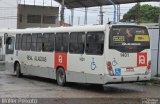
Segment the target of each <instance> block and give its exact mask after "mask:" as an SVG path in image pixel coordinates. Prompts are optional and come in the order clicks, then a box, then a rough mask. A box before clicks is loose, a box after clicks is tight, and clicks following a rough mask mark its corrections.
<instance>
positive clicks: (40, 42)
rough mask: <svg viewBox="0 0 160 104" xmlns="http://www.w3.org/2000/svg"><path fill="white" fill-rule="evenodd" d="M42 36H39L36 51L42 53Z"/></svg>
mask: <svg viewBox="0 0 160 104" xmlns="http://www.w3.org/2000/svg"><path fill="white" fill-rule="evenodd" d="M42 39H43V37H42V34H37V41H36V44H37V45H36V46H37V47H36V51H41V50H42Z"/></svg>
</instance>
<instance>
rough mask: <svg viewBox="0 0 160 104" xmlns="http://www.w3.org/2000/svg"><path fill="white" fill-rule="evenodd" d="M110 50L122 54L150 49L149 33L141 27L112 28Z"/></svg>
mask: <svg viewBox="0 0 160 104" xmlns="http://www.w3.org/2000/svg"><path fill="white" fill-rule="evenodd" d="M109 37H110V38H109V48H110V49H116V50H118V51H120V52H140V51H142V50H144V49H149V48H150V42H149V41H150V40H149V35H148V31H147V29H146V28H145V27H140V26H112V28H111V30H110V36H109Z"/></svg>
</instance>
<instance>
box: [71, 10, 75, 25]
mask: <svg viewBox="0 0 160 104" xmlns="http://www.w3.org/2000/svg"><path fill="white" fill-rule="evenodd" d="M73 22H74V9H71V25H72V26H73Z"/></svg>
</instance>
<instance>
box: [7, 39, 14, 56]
mask: <svg viewBox="0 0 160 104" xmlns="http://www.w3.org/2000/svg"><path fill="white" fill-rule="evenodd" d="M13 53H14V38H13V37H8V38H7V39H6V54H13Z"/></svg>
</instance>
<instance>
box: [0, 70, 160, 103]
mask: <svg viewBox="0 0 160 104" xmlns="http://www.w3.org/2000/svg"><path fill="white" fill-rule="evenodd" d="M0 98H56V99H59V98H64V99H71V98H76V99H77V98H79V99H81V101H82V99H84V98H85V99H86V98H88V99H89V98H92V99H93V98H94V99H96V98H100V99H101V98H104V99H110V100H112V99H121V98H127V99H132V100H134V99H137V98H138V99H141V98H160V87H159V86H154V85H151V84H147V85H144V84H133V83H132V84H112V85H106V86H104V90H103V89H102V88H100V87H95V86H91V85H84V84H75V83H70V84H68V85H67V86H66V87H60V86H58V85H57V84H56V81H54V80H51V79H45V78H39V77H33V76H24V77H23V78H16V76H15V75H12V74H10V73H8V72H7V71H0ZM56 101H57V100H56ZM61 101H62V100H61ZM92 101H94V100H92ZM100 101H101V100H100ZM103 101H105V100H103ZM113 101H114V100H113ZM134 101H135V100H134ZM133 104H134V103H133Z"/></svg>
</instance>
